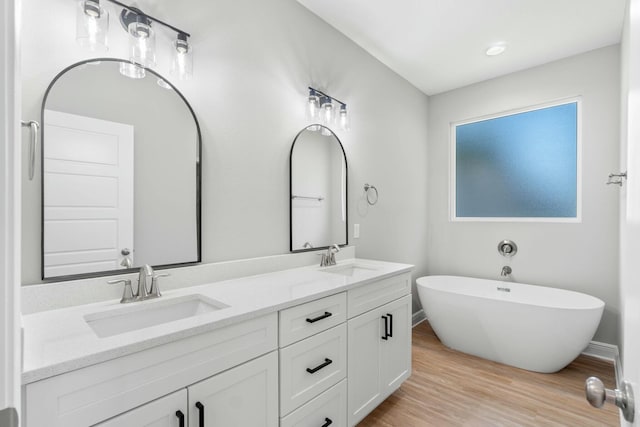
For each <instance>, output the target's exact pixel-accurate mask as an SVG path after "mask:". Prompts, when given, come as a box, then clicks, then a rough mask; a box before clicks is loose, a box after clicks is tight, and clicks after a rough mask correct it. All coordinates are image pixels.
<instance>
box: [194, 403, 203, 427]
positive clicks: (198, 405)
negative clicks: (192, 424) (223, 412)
mask: <svg viewBox="0 0 640 427" xmlns="http://www.w3.org/2000/svg"><path fill="white" fill-rule="evenodd" d="M196 408H198V421H199V423H200V424H199V425H200V427H204V405H203V404H202V403H200V402H196Z"/></svg>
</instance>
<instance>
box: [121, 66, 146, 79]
mask: <svg viewBox="0 0 640 427" xmlns="http://www.w3.org/2000/svg"><path fill="white" fill-rule="evenodd" d="M120 74H122V75H123V76H126V77H129V78H130V79H144V77H145V76H146V75H147V72H146V71H145V69H144V68H142V67H140V66H138V65H136V64H132V63H130V62H121V63H120Z"/></svg>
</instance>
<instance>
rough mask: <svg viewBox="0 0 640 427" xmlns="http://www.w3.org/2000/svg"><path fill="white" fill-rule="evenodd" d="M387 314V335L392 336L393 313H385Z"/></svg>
mask: <svg viewBox="0 0 640 427" xmlns="http://www.w3.org/2000/svg"><path fill="white" fill-rule="evenodd" d="M387 316H389V337H390V338H393V315H391V314H389V313H387Z"/></svg>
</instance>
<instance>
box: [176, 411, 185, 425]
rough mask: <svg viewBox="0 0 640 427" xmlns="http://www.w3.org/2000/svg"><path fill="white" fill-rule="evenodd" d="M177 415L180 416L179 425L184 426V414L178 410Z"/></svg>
mask: <svg viewBox="0 0 640 427" xmlns="http://www.w3.org/2000/svg"><path fill="white" fill-rule="evenodd" d="M176 417H178V426H179V427H184V414H183V413H182V411H176Z"/></svg>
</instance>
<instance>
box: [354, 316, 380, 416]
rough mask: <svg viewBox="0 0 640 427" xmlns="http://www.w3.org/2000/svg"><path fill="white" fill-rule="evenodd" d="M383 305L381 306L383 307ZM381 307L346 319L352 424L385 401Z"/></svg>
mask: <svg viewBox="0 0 640 427" xmlns="http://www.w3.org/2000/svg"><path fill="white" fill-rule="evenodd" d="M381 308H382V307H381ZM381 313H382V312H381V311H380V309H375V310H371V311H368V312H366V313H364V314H361V315H360V316H357V317H354V318H353V319H351V320H349V321H348V322H347V334H348V345H347V360H348V362H347V372H348V376H347V378H348V387H347V393H348V396H349V398H348V410H349V425H350V426H352V425H355V424H356V423H357V422H358V421H360V420H361V419H362V418H364V416H365V415H367V414H368V413H369V412H371V410H373V408H375V407H376V406H378V404H379V403H380V402H381V401H382V397H381V374H382V360H381V352H380V347H381V345H382V343H383V342H384V341H383V340H382V337H383V336H384V332H383V331H384V324H383V319H382V317H381Z"/></svg>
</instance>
